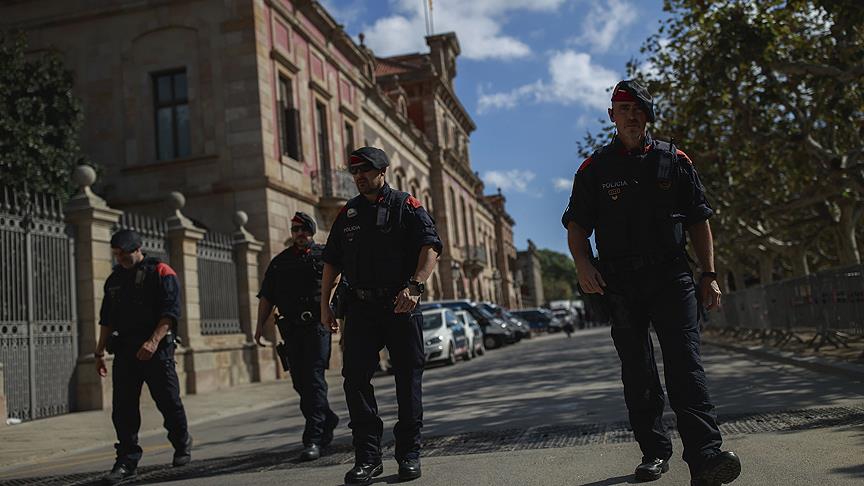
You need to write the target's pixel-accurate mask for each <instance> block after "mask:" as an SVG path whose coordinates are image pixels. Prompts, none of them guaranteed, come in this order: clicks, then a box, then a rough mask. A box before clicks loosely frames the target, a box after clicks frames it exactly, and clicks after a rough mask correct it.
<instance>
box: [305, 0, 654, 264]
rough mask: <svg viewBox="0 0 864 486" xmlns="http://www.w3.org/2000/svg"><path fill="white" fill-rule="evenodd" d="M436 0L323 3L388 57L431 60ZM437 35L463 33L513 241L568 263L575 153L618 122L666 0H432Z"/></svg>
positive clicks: (466, 83)
mask: <svg viewBox="0 0 864 486" xmlns="http://www.w3.org/2000/svg"><path fill="white" fill-rule="evenodd" d="M426 1H428V0H374V1H369V0H365V1H364V0H326V1H323V2H322V4H323V5H324V6H325V8H327V10H328V11H329V12H330V14H331V15H332V16H333V17H334V18H335V19H336V21H337V22H339V23H341V24H342V25H343V26H344V27H345V30H346V31H347V32H348V34H350V35H351V36H352V38H354V40H355V42H358V43H359V40H358V34H359V33H360V32H363V33H364V34H365V36H366V41H365V42H366V45H367V46H368V47H370V48H371V49H372V50H373V51H374V52H375V54H376V55H378V56H382V57H383V56H390V55H396V54H407V53H413V52H428V47H427V46H426V42H425V39H424V37H425V35H426V27H425V26H426V23H425V16H424V10H423V3H424V2H426ZM432 18H433V23H434V33H444V32H451V31H452V32H455V33H456V35H457V36H458V39H459V44H460V46H461V48H462V54H461V55H460V56H459V58H458V59H457V75H456V79H455V85H456V94H457V95H458V96H459V98H460V99H461V100H462V103H463V105H464V106H465V108H466V109H467V110H468V112H469V114H470V115H471V117H472V118H473V119H474V122H475V123H476V125H477V130H476V131H475V132H473V133H472V134H471V152H470V154H471V164H472V166H473V168H474V170H475V171H477V172H479V173H480V177H481V179H483V182H484V183H485V184H486V193H487V194H492V193H494V192H496V191H497V189H498V188H499V187H500V188H501V191H502V192H503V194H504V195H505V196H506V198H507V211H508V212H509V213H510V215H511V216H513V218H514V219H515V221H516V225H515V226H514V227H513V231H514V243H515V244H516V247H517V248H518V249H520V250H522V249H525V248H527V246H528V243H527V240H528V239H529V238H530V239H531V240H532V241H534V243H535V244H536V245H537V246H538V247H539V248H549V249H552V250H556V251H560V252H562V253H567V241H566V231H565V230H564V227H563V226H562V225H561V222H560V221H561V214H562V213H563V211H564V208H565V207H566V206H567V199H568V197H569V195H570V188H571V186H572V182H573V174H574V173H575V172H576V169H577V168H578V167H579V164H580V163H581V162H582V159H581V158H580V157H579V155H578V153H577V146H576V143H577V141H579V140H582V138H583V136H584V135H585V133H586V132H587V131H592V132H596V131H597V130H599V129H600V128H601V127H602V126H604V125H607V124H609V121H608V119H607V117H606V108H607V107H609V91H610V90H611V88H612V86H614V85H615V83H616V82H618V81H619V80H621V79H623V77H624V74H625V65H626V63H627V61H629V60H630V59H633V58H636V59H637V60H640V59H641V58H640V54H639V48H640V47H641V45H642V43H643V42H644V40H645V39H646V38H647V37H648V36H650V35H651V34H653V33H655V32H656V31H657V29H658V27H659V21H660V20H661V19H662V18H665V14H664V12H663V11H662V0H432Z"/></svg>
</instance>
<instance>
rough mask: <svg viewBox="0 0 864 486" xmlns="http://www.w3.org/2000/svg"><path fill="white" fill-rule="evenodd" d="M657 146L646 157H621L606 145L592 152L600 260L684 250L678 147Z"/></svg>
mask: <svg viewBox="0 0 864 486" xmlns="http://www.w3.org/2000/svg"><path fill="white" fill-rule="evenodd" d="M653 144H654V146H653V148H652V149H651V150H650V151H648V152H647V153H645V154H642V155H636V156H626V155H622V154H620V153H618V152H617V147H615V146H613V145H607V146H605V147H603V148H601V149H600V150H598V151H597V152H595V153H594V154H593V155H592V156H591V157H592V159H593V162H592V165H593V166H594V167H592V169H594V183H595V187H594V190H595V191H596V192H595V201H596V204H597V226H596V228H595V232H596V236H595V240H596V244H597V250H598V253H599V254H600V259H601V260H604V259H606V260H614V259H616V258H625V257H633V256H649V255H650V256H675V255H681V254H683V253H684V246H685V244H686V240H685V236H684V227H683V226H684V219H685V216H684V214H681V213H680V212H679V209H678V208H680V207H681V205H680V204H679V202H680V201H681V196H682V195H681V194H679V186H680V184H679V183H678V181H679V180H680V173H681V171H682V169H681V166H680V161H679V158H678V156H677V150H676V149H675V146H674V145H672V144H670V143H668V142H663V141H659V140H655V141H654V142H653Z"/></svg>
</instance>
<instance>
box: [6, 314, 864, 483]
mask: <svg viewBox="0 0 864 486" xmlns="http://www.w3.org/2000/svg"><path fill="white" fill-rule="evenodd" d="M658 353H659V348H658ZM703 354H704V364H705V368H706V370H707V374H708V379H709V386H710V390H711V394H712V397H713V399H714V401H715V404H716V405H717V410H716V411H717V413H718V415H719V416H720V418H721V421H724V422H727V423H726V425H724V427H726V429H725V430H724V433H725V434H728V435H729V436H730V437H733V440H731V441H728V440H727V443H729V444H731V445H737V446H738V448H739V449H740V450H742V451H747V453H748V454H750V457H745V465H747V464H753V465H757V464H758V465H759V466H760V467H764V468H765V469H764V470H763V469H759V468H753V469H752V471H753V473H752V474H754V475H755V476H753V477H751V479H750V480H749V481H757V482H742V483H741V484H775V483H764V482H763V481H775V480H777V479H771V480H769V479H766V478H772V477H782V478H784V479H783V484H813V483H812V481H813V479H812V478H813V475H814V474H815V475H816V476H815V477H817V478H821V477H823V475H826V474H836V479H837V481H840V482H831V481H825V480H821V482H822V483H823V484H847V483H846V482H842V481H843V480H846V479H848V480H851V481H853V482H850V483H848V484H856V482H857V481H861V480H862V479H864V465H862V464H864V460H861V459H860V457H861V455H860V451H861V447H862V446H864V427H862V426H864V385H862V384H861V383H856V382H852V381H850V380H849V379H848V378H845V377H842V376H834V375H830V374H823V373H817V372H813V371H809V370H805V369H801V368H797V367H794V366H790V365H785V364H778V363H774V362H770V361H762V360H759V359H754V358H751V357H748V356H745V355H743V354H736V353H730V352H728V351H725V350H721V349H718V348H712V347H710V346H709V347H706V348H705V350H704V353H703ZM619 373H620V368H619V365H618V358H617V355H616V354H615V350H614V348H613V347H612V344H611V338H610V337H609V330H608V329H595V330H588V331H580V332H577V333H576V334H574V336H573V338H571V339H567V338H566V337H565V336H564V335H563V334H558V335H550V336H543V337H540V338H535V339H532V340H528V341H523V342H521V343H518V344H516V345H513V346H509V347H506V348H504V349H500V350H491V351H489V352H488V353H487V354H486V356H484V357H480V358H478V359H475V360H472V361H469V362H459V363H458V364H456V365H455V366H450V367H434V368H430V369H428V370H427V371H426V373H425V376H424V407H425V420H424V422H425V427H424V437H427V438H428V445H427V447H426V450H425V452H424V463H423V464H424V477H423V478H422V479H420V480H418V481H416V482H414V483H412V484H416V485H421V484H469V483H470V484H514V485H516V484H586V485H588V484H591V485H612V484H625V483H628V482H630V479H628V478H630V476H629V475H630V473H632V468H633V466H635V464H636V463H638V459H639V453H638V447H637V446H636V444H635V442H633V441H632V437H631V436H630V434H629V433H628V432H627V430H626V423H624V421H626V409H625V406H624V401H623V388H622V386H621V383H620V378H619ZM661 373H662V371H661ZM339 383H340V382H339V380H338V379H336V380H334V384H332V385H331V390H330V400H331V404H332V406H333V409H334V411H335V412H336V413H337V414H338V415H339V416H340V417H341V418H342V423H341V424H340V427H339V429H338V431H337V436H336V441H335V442H334V448H333V451H332V453H331V454H330V455H329V456H327V457H324V458H322V459H321V460H320V461H318V462H317V464H298V463H296V461H295V460H294V457H295V455H296V452H297V451H298V450H299V448H300V442H299V439H300V434H301V432H302V427H303V420H302V416H301V415H300V412H299V410H298V408H297V406H296V401H292V404H291V405H290V406H288V405H286V406H284V407H273V408H268V409H265V410H261V411H257V412H254V413H246V414H241V415H236V416H233V417H227V418H223V419H219V420H214V421H211V422H208V423H204V424H199V425H197V426H196V427H194V428H193V430H192V433H193V436H194V437H195V441H196V447H195V450H194V455H193V458H194V459H193V461H194V462H193V465H192V466H190V469H188V470H187V471H186V472H181V471H180V470H171V469H166V468H165V467H164V465H165V464H166V463H170V460H171V453H172V450H171V448H170V446H169V445H168V443H167V441H166V440H165V438H164V437H162V436H158V437H149V438H146V439H144V440H143V441H142V446H143V447H144V449H145V457H144V459H143V461H142V463H141V464H140V466H141V467H140V470H141V472H142V475H141V481H140V482H142V483H148V484H154V483H160V482H163V481H176V484H181V483H182V484H202V485H204V484H206V485H208V486H214V485H220V484H226V485H227V484H261V483H262V482H263V483H268V484H269V483H274V482H275V483H278V484H328V485H329V484H341V477H342V474H343V473H344V472H345V471H347V470H348V469H349V468H350V465H351V459H352V456H351V453H350V446H349V444H350V438H349V430H348V428H347V416H348V414H347V410H346V408H345V404H344V400H343V398H342V393H341V387H340V386H339ZM374 385H375V388H376V394H377V396H378V403H379V407H380V411H381V415H382V418H383V419H384V422H385V437H384V440H385V442H390V441H391V440H392V434H391V430H392V426H393V424H394V423H395V417H396V407H395V405H396V400H395V394H394V386H393V379H392V377H391V376H387V375H381V376H379V377H376V378H375V381H374ZM285 386H286V397H287V396H289V395H290V393H293V392H292V391H291V390H290V389H289V384H287V383H286V385H285ZM250 400H254V397H250ZM800 410H807V412H801V413H799V412H796V411H800ZM814 410H815V411H816V412H818V411H819V410H828V411H827V412H825V413H822V414H820V413H816V412H812V411H814ZM668 415H669V417H668V418H669V420H670V421H671V420H672V419H673V418H674V416H673V415H672V414H671V412H669V414H668ZM820 441H821V442H820ZM676 444H680V443H678V442H676ZM778 448H780V449H778ZM836 448H842V450H841V449H836ZM835 449H836V450H835ZM680 450H681V449H680V445H677V449H676V452H675V454H676V456H678V457H679V458H678V459H677V461H678V463H677V469H678V472H676V473H675V474H677V476H670V477H674V478H675V480H676V481H678V480H679V479H680V481H678V482H665V480H666V478H665V477H664V480H663V481H661V482H658V483H655V484H684V483H683V481H686V474H684V472H683V471H684V470H686V468H685V467H684V466H683V464H682V463H681V462H680ZM565 451H566V453H564V452H565ZM815 451H828V452H827V453H828V454H832V456H831V457H832V458H833V459H832V460H825V457H827V456H825V455H824V454H826V452H822V454H823V455H822V459H820V461H821V462H818V464H820V465H819V467H818V468H814V466H812V465H810V464H809V462H808V461H811V460H813V459H814V458H813V457H812V454H813V453H814V452H815ZM832 451H833V452H832ZM856 451H857V452H856ZM386 454H387V452H385V455H386ZM753 455H762V456H765V457H761V458H759V459H758V460H756V458H754V457H752V456H753ZM503 457H506V459H502V458H503ZM112 458H113V450H111V449H110V448H105V449H100V450H96V451H89V452H86V453H82V454H73V455H70V456H66V457H64V458H63V460H62V461H57V460H53V461H51V460H49V461H44V462H41V463H36V464H32V465H29V466H26V467H23V468H21V469H19V470H17V471H16V472H15V474H16V477H18V478H22V479H23V478H33V482H34V483H36V482H39V483H43V484H48V483H52V481H56V484H70V483H71V484H88V483H89V482H90V481H92V480H93V478H94V477H96V476H95V474H96V473H98V472H100V471H106V470H108V469H110V466H111V463H112ZM555 458H559V459H555ZM579 458H582V459H579ZM772 458H773V459H774V462H772V461H771V460H772ZM385 459H389V458H386V457H385ZM556 460H559V461H560V464H558V463H556ZM580 460H584V461H586V462H585V464H581V463H579V462H578V461H580ZM502 461H503V462H502ZM574 461H576V462H574ZM856 461H857V462H856ZM196 464H197V466H195V465H196ZM769 466H770V467H769ZM387 467H388V468H389V469H388V470H387V471H385V476H384V482H388V483H389V482H393V480H394V476H392V473H395V463H394V462H392V461H389V462H388V466H387ZM796 467H798V468H800V469H801V470H800V471H796V470H795V468H796ZM567 468H571V469H572V471H569V470H568V469H567ZM586 468H587V469H586ZM436 470H437V471H438V472H437V473H436ZM484 471H485V472H484ZM568 471H569V472H568ZM832 471H833V472H832ZM745 472H746V468H745ZM781 473H782V475H781V476H772V474H781ZM790 473H794V474H793V476H795V475H797V476H795V477H799V476H800V478H801V482H797V480H789V479H788V478H787V476H788V475H789V474H790ZM388 474H389V475H388ZM520 474H522V476H520ZM562 474H563V476H562ZM454 475H458V477H455V476H454ZM471 475H477V477H476V478H474V479H472V480H468V477H470V476H471ZM745 476H746V475H745ZM745 476H742V481H746V480H744V478H745ZM595 477H596V478H599V479H592V478H595ZM832 477H833V476H832ZM35 478H38V479H35ZM459 478H462V479H464V481H463V480H462V479H459ZM478 478H481V479H478ZM758 478H761V479H758ZM671 480H672V479H670V481H671ZM0 483H2V482H0ZM20 483H22V484H23V483H24V481H21V482H20ZM172 484H174V483H173V482H172ZM736 484H738V483H736ZM776 484H780V483H776ZM858 484H860V483H858Z"/></svg>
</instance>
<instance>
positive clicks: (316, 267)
mask: <svg viewBox="0 0 864 486" xmlns="http://www.w3.org/2000/svg"><path fill="white" fill-rule="evenodd" d="M323 253H324V245H319V244H316V243H312V244H310V245H309V247H308V248H306V249H305V250H300V253H297V250H296V249H295V248H293V247H292V248H288V249H286V250H284V251H283V252H282V253H280V254H279V255H278V256H277V257H276V258H275V259H274V260H273V262H272V263H271V264H270V268H269V269H268V275H267V278H273V279H275V285H274V289H275V295H274V302H273V304H274V305H275V306H276V307H277V308H279V312H280V313H281V314H282V315H286V316H288V315H295V314H299V313H300V312H303V311H307V310H308V311H310V312H312V313H314V314H316V315H317V314H318V313H319V312H320V301H321V276H322V274H323V271H324V262H323V260H322V259H321V257H322V254H323Z"/></svg>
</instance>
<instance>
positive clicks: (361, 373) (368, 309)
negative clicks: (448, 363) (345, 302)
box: [342, 299, 426, 464]
mask: <svg viewBox="0 0 864 486" xmlns="http://www.w3.org/2000/svg"><path fill="white" fill-rule="evenodd" d="M422 328H423V316H422V314H420V313H419V312H417V311H415V312H413V313H409V314H395V313H394V312H393V304H392V302H383V303H381V304H375V303H369V302H361V301H357V300H356V299H351V301H350V303H349V307H348V311H347V316H346V320H345V331H344V334H343V335H344V346H345V348H344V354H343V356H342V359H343V364H342V376H343V377H344V378H345V381H344V388H345V399H346V401H347V402H348V412H349V413H350V415H351V423H350V424H349V427H351V432H352V434H353V437H354V456H355V459H356V461H357V462H358V463H367V464H368V463H377V462H380V461H381V436H382V434H383V431H384V423H383V422H382V421H381V418H379V417H378V403H377V402H376V401H375V391H374V389H373V387H372V384H371V380H372V375H373V374H374V373H375V371H376V370H377V369H378V353H379V352H380V351H381V349H382V348H383V347H384V346H387V350H388V351H389V353H390V361H391V364H392V370H393V375H394V378H395V381H396V402H397V405H398V407H399V412H398V417H399V418H398V421H397V423H396V426H395V427H394V428H393V435H394V436H395V438H396V451H395V455H396V459H397V460H403V459H418V458H419V457H420V429H421V428H422V427H423V385H422V381H423V366H424V364H425V361H426V355H425V350H424V347H423V329H422Z"/></svg>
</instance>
